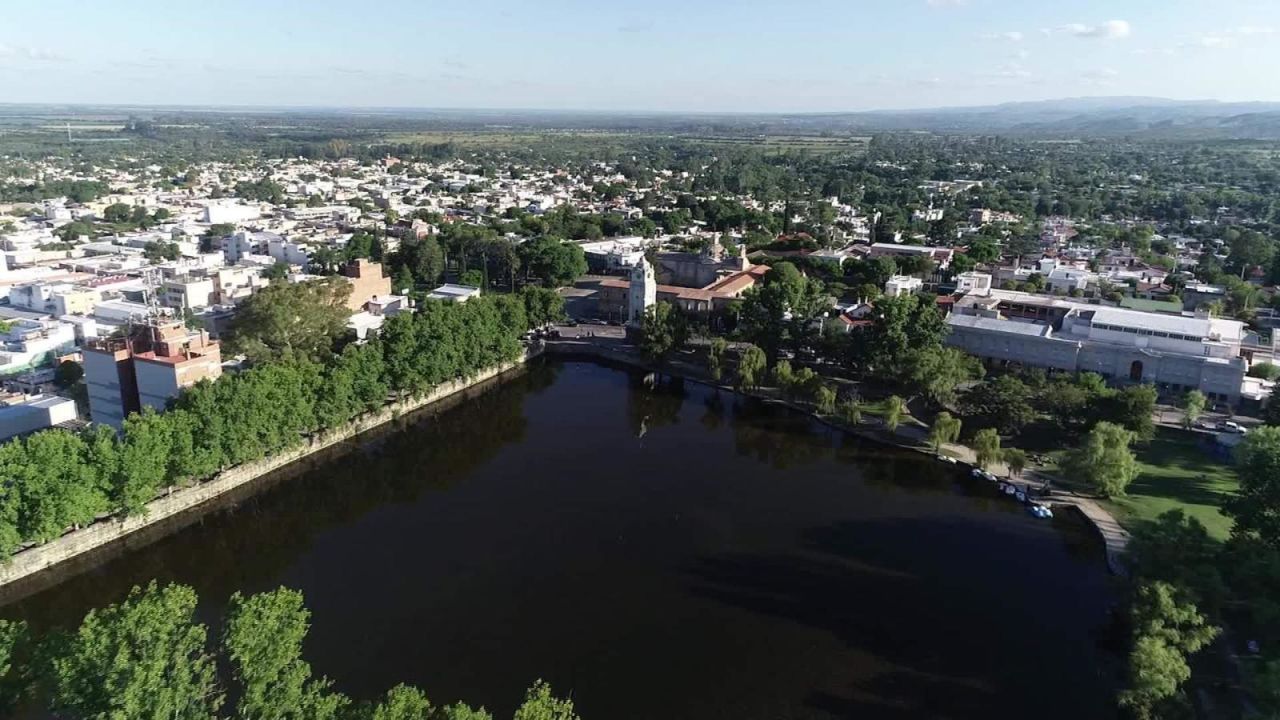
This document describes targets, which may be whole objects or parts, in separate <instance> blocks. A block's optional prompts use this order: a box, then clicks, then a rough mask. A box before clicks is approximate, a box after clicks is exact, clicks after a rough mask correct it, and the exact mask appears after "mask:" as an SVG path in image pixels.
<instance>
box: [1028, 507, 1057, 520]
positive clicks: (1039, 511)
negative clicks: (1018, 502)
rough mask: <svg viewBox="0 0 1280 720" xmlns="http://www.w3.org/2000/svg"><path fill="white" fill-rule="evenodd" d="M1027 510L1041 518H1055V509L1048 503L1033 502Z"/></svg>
mask: <svg viewBox="0 0 1280 720" xmlns="http://www.w3.org/2000/svg"><path fill="white" fill-rule="evenodd" d="M1027 512H1030V513H1031V514H1032V515H1035V516H1036V517H1038V518H1040V519H1041V520H1050V519H1052V518H1053V511H1052V510H1050V509H1049V508H1048V506H1046V505H1041V504H1040V503H1032V504H1031V505H1029V506H1028V507H1027Z"/></svg>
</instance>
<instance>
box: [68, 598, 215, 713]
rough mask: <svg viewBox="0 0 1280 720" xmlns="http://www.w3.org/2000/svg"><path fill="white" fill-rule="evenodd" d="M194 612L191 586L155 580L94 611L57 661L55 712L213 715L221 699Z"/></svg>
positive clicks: (69, 639) (203, 635) (200, 627)
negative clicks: (164, 584) (124, 597)
mask: <svg viewBox="0 0 1280 720" xmlns="http://www.w3.org/2000/svg"><path fill="white" fill-rule="evenodd" d="M195 609H196V595H195V593H194V592H193V591H192V590H191V588H188V587H184V586H181V585H166V586H163V587H160V586H157V585H156V583H155V582H152V583H151V584H150V585H148V586H147V587H146V589H140V588H134V589H133V591H132V592H130V593H129V596H128V598H126V599H125V600H124V602H122V603H120V604H118V605H111V606H109V607H106V608H103V609H101V610H93V611H90V612H89V614H88V615H87V616H86V617H85V619H84V621H83V622H82V623H81V624H80V627H79V629H78V630H76V632H75V633H74V634H73V635H72V636H71V637H70V638H68V640H67V648H66V650H65V652H63V653H62V654H60V655H59V656H58V657H56V658H54V659H53V661H52V675H53V677H52V678H51V679H52V683H53V687H54V690H53V693H54V698H53V703H52V704H53V707H54V709H55V710H56V711H58V712H59V713H66V714H67V715H69V716H71V717H80V718H112V719H114V718H119V719H120V720H125V719H126V718H128V719H129V720H175V719H176V720H210V719H211V718H213V717H215V714H216V713H217V711H218V709H219V708H220V707H221V706H222V699H223V698H222V693H221V691H220V690H219V687H218V683H217V677H216V672H215V669H214V663H213V659H212V658H211V657H210V656H209V654H208V651H207V648H206V642H207V635H208V633H207V631H206V629H205V627H204V625H201V624H199V623H197V622H195Z"/></svg>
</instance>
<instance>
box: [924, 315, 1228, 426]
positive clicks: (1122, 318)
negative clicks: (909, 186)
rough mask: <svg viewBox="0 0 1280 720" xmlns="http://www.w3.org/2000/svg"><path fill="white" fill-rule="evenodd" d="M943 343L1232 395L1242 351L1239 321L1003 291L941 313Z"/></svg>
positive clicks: (1164, 386) (998, 358)
mask: <svg viewBox="0 0 1280 720" xmlns="http://www.w3.org/2000/svg"><path fill="white" fill-rule="evenodd" d="M948 323H949V324H950V326H951V333H950V334H949V335H948V336H947V343H948V344H950V345H952V346H954V347H957V348H960V349H962V350H964V351H965V352H968V353H969V354H971V355H975V356H977V357H980V358H983V359H986V360H989V361H993V362H1001V363H1010V364H1017V365H1024V366H1028V367H1039V368H1046V369H1050V370H1062V371H1068V372H1094V373H1098V374H1099V375H1101V376H1103V377H1104V378H1107V379H1108V380H1109V381H1111V382H1113V383H1116V384H1126V383H1150V384H1153V385H1155V386H1156V387H1157V388H1158V389H1160V390H1161V391H1162V392H1164V393H1167V394H1170V395H1175V394H1177V395H1180V394H1182V393H1185V392H1186V391H1188V390H1200V391H1201V392H1204V393H1205V394H1206V395H1207V396H1209V398H1210V399H1211V400H1214V401H1223V402H1227V403H1232V404H1234V403H1236V402H1237V401H1239V399H1240V393H1241V388H1242V386H1243V384H1244V378H1245V373H1246V372H1247V371H1248V369H1249V363H1250V359H1249V354H1248V352H1247V351H1246V350H1245V349H1244V348H1243V345H1244V341H1245V326H1244V323H1242V322H1239V321H1236V320H1226V319H1222V318H1213V317H1209V316H1208V315H1207V314H1197V315H1195V316H1183V315H1168V314H1161V313H1149V312H1141V311H1137V310H1127V309H1123V308H1117V307H1110V306H1105V305H1091V304H1086V303H1079V302H1071V301H1068V300H1064V299H1061V298H1053V297H1047V296H1043V295H1033V294H1030V293H1021V292H1012V291H1004V290H987V291H985V292H981V291H977V292H971V293H969V294H967V295H965V296H964V297H962V298H960V299H959V300H958V301H957V302H956V303H955V307H954V310H953V312H952V314H951V315H950V316H949V317H948Z"/></svg>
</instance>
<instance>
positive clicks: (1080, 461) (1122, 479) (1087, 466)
mask: <svg viewBox="0 0 1280 720" xmlns="http://www.w3.org/2000/svg"><path fill="white" fill-rule="evenodd" d="M1133 440H1134V434H1133V432H1132V431H1130V430H1126V429H1125V428H1123V427H1121V426H1119V425H1116V424H1115V423H1110V422H1106V421H1103V422H1100V423H1098V424H1097V425H1095V426H1094V427H1093V429H1092V430H1090V431H1089V435H1088V437H1087V438H1085V442H1084V445H1082V446H1081V447H1078V448H1075V449H1074V450H1072V451H1070V452H1069V453H1067V457H1066V459H1065V461H1064V462H1063V468H1064V469H1065V470H1066V471H1067V472H1068V473H1069V474H1071V475H1072V476H1074V477H1076V478H1079V479H1080V480H1082V481H1083V482H1085V483H1086V484H1087V485H1088V486H1089V487H1091V488H1093V490H1094V491H1095V492H1097V493H1098V494H1099V495H1101V496H1103V497H1116V496H1119V495H1124V492H1125V488H1127V487H1129V483H1131V482H1133V479H1134V478H1135V477H1137V476H1138V472H1139V468H1138V461H1137V459H1136V458H1135V457H1134V455H1133V451H1132V450H1130V449H1129V446H1130V445H1132V444H1133Z"/></svg>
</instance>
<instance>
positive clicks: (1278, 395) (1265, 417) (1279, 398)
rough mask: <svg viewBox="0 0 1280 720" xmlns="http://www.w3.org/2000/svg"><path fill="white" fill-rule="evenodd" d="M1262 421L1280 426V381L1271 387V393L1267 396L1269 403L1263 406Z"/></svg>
mask: <svg viewBox="0 0 1280 720" xmlns="http://www.w3.org/2000/svg"><path fill="white" fill-rule="evenodd" d="M1262 421H1263V422H1265V423H1266V424H1268V425H1272V426H1280V383H1278V384H1276V386H1275V387H1273V388H1271V394H1270V395H1268V396H1267V404H1266V406H1265V407H1263V408H1262Z"/></svg>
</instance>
